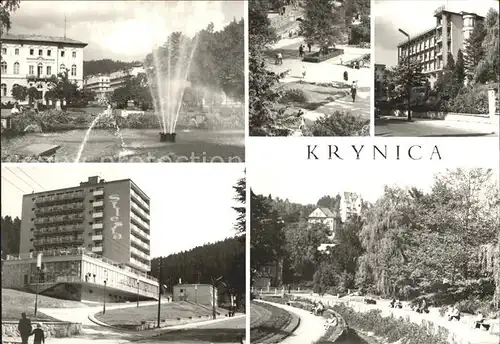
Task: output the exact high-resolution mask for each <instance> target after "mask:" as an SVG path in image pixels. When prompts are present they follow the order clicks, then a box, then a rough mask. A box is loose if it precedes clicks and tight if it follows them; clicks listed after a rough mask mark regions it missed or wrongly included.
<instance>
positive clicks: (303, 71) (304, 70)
mask: <svg viewBox="0 0 500 344" xmlns="http://www.w3.org/2000/svg"><path fill="white" fill-rule="evenodd" d="M305 78H306V66H304V65H302V79H305Z"/></svg>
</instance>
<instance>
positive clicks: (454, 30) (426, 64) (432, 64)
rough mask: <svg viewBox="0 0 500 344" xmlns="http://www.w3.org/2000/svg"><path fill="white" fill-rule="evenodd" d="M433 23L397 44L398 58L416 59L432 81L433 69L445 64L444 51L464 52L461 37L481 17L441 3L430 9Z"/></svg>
mask: <svg viewBox="0 0 500 344" xmlns="http://www.w3.org/2000/svg"><path fill="white" fill-rule="evenodd" d="M434 17H436V25H435V27H433V28H430V29H428V30H425V31H424V32H422V33H420V34H418V35H416V36H414V37H410V39H409V40H408V41H405V42H404V43H401V44H399V45H398V58H399V60H400V61H401V59H402V58H405V57H407V56H410V57H411V58H415V59H417V61H419V62H420V64H421V66H422V72H423V73H426V74H428V77H429V79H430V81H431V84H433V83H434V82H435V80H436V78H437V73H439V72H441V71H442V70H443V68H444V67H446V65H447V64H448V53H451V55H453V57H454V58H455V59H456V57H457V54H458V50H459V49H460V50H462V52H463V53H465V41H466V39H467V38H468V37H469V36H470V34H471V33H472V31H473V30H474V27H475V26H476V25H477V23H478V22H480V21H484V17H482V16H480V15H477V14H475V13H470V12H459V13H456V12H451V11H448V10H446V9H445V8H444V7H440V8H438V9H437V10H436V11H435V12H434Z"/></svg>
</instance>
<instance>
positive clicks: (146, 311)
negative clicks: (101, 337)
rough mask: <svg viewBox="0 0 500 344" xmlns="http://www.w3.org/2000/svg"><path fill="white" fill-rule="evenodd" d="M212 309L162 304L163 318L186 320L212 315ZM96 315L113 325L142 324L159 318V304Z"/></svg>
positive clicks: (187, 303) (174, 303)
mask: <svg viewBox="0 0 500 344" xmlns="http://www.w3.org/2000/svg"><path fill="white" fill-rule="evenodd" d="M217 312H218V313H220V314H221V316H224V315H225V314H226V313H227V310H225V309H221V308H218V309H217ZM211 315H212V309H211V308H210V307H209V306H202V305H197V304H194V303H189V302H184V301H181V302H171V303H162V304H161V319H162V321H163V319H165V320H184V319H189V318H193V319H196V318H200V317H204V316H211ZM95 317H96V318H97V319H98V320H100V321H102V322H104V323H106V324H108V325H111V326H128V325H140V324H141V322H143V321H145V322H150V321H157V320H158V306H157V305H151V306H141V307H131V308H125V309H113V310H108V311H106V314H102V312H100V313H98V314H96V315H95Z"/></svg>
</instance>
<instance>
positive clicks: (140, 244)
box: [130, 235, 150, 251]
mask: <svg viewBox="0 0 500 344" xmlns="http://www.w3.org/2000/svg"><path fill="white" fill-rule="evenodd" d="M130 239H131V241H132V242H133V243H134V244H136V245H137V246H139V247H140V248H142V249H144V250H147V251H149V249H150V247H149V245H148V244H147V243H145V242H144V241H142V240H140V239H137V238H136V237H135V236H134V235H131V236H130Z"/></svg>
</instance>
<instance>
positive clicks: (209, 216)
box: [1, 164, 244, 257]
mask: <svg viewBox="0 0 500 344" xmlns="http://www.w3.org/2000/svg"><path fill="white" fill-rule="evenodd" d="M51 165H52V164H49V165H39V166H35V167H32V166H27V165H26V164H23V165H17V166H14V165H10V166H8V167H4V166H2V169H1V172H2V179H1V181H2V182H1V187H2V199H1V200H2V203H1V204H2V205H1V209H2V210H1V212H2V216H6V215H9V216H12V217H15V216H18V217H19V218H21V206H22V196H23V192H21V191H20V190H18V189H17V188H16V187H14V186H13V185H11V184H10V183H9V182H7V181H6V180H5V179H7V180H9V181H10V182H11V183H13V184H14V185H16V186H17V187H19V188H20V189H21V190H23V191H24V193H31V191H32V190H33V191H35V192H40V191H44V190H51V189H58V188H65V187H72V186H79V185H80V182H83V181H87V179H88V177H90V176H96V175H98V176H100V177H101V178H103V179H105V180H106V181H111V180H118V179H127V178H130V179H132V180H133V181H134V182H135V183H136V184H137V186H138V187H139V188H140V189H141V190H142V191H144V192H145V193H146V194H147V195H148V196H149V197H150V199H151V209H150V216H151V224H150V225H151V256H152V257H158V256H160V255H161V256H167V255H169V254H172V253H176V252H180V251H185V250H188V249H191V248H194V247H196V246H201V245H204V244H206V243H212V242H216V241H220V240H223V239H225V238H228V237H233V236H234V235H235V234H236V232H235V231H234V229H233V228H234V224H235V222H236V217H237V213H236V212H235V211H234V210H233V209H232V207H233V206H238V203H237V202H236V201H234V199H233V198H234V197H235V196H236V194H235V191H234V189H233V185H235V184H236V182H237V180H238V179H240V178H241V177H244V168H243V166H242V165H241V164H123V165H116V164H113V165H111V164H59V165H52V166H51ZM120 167H123V168H120ZM23 171H24V173H26V174H27V175H28V176H30V177H31V178H33V180H34V181H36V182H37V183H38V184H40V186H42V187H43V188H44V189H42V188H41V187H40V186H39V185H37V184H36V183H35V182H34V181H33V180H31V179H30V178H29V177H27V176H26V174H24V173H23ZM4 178H5V179H4ZM23 180H24V181H25V182H26V183H28V184H29V185H31V186H29V185H27V184H26V183H25V182H23Z"/></svg>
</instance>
